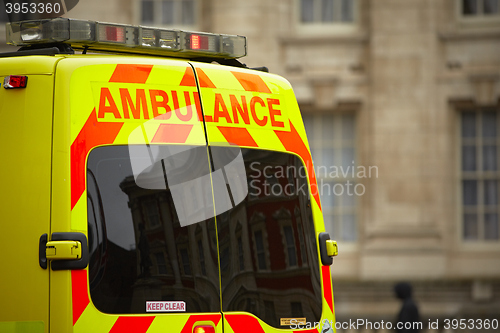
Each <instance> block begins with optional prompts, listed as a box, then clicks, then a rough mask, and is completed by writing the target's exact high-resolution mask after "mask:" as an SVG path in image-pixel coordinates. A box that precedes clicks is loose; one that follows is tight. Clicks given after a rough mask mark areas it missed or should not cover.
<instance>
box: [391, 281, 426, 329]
mask: <svg viewBox="0 0 500 333" xmlns="http://www.w3.org/2000/svg"><path fill="white" fill-rule="evenodd" d="M394 291H395V292H396V297H397V298H399V299H401V300H402V301H403V306H402V307H401V311H399V314H398V318H397V322H396V332H397V333H418V332H419V329H418V325H420V324H419V323H420V316H419V315H418V308H417V305H416V304H415V302H414V301H413V299H412V298H411V292H412V290H411V285H410V284H409V283H406V282H400V283H398V284H396V286H394ZM409 323H412V324H411V325H410V324H409ZM405 324H406V325H405ZM398 325H399V326H400V327H399V328H398Z"/></svg>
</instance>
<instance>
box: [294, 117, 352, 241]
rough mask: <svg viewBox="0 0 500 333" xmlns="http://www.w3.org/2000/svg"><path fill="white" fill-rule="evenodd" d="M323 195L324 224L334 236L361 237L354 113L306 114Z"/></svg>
mask: <svg viewBox="0 0 500 333" xmlns="http://www.w3.org/2000/svg"><path fill="white" fill-rule="evenodd" d="M304 124H305V127H306V131H307V137H308V141H309V145H310V148H311V153H312V158H313V161H314V169H315V171H316V177H317V181H318V190H319V193H320V196H321V205H322V207H323V215H324V219H325V226H326V229H327V231H328V232H329V233H330V236H331V237H332V238H335V239H337V240H343V241H350V242H354V241H356V240H357V238H358V232H357V219H356V205H357V201H358V200H357V196H358V194H357V192H356V191H355V186H356V175H357V174H356V170H357V169H356V129H355V116H354V114H352V113H345V114H321V115H309V116H304Z"/></svg>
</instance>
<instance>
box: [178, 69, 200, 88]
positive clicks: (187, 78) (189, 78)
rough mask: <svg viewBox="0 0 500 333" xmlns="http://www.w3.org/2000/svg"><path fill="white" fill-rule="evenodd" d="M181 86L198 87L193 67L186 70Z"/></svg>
mask: <svg viewBox="0 0 500 333" xmlns="http://www.w3.org/2000/svg"><path fill="white" fill-rule="evenodd" d="M179 85H180V86H181V87H196V80H195V79H194V72H193V69H192V68H191V67H187V68H186V71H185V72H184V76H183V77H182V80H181V83H180V84H179Z"/></svg>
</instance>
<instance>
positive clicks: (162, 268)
mask: <svg viewBox="0 0 500 333" xmlns="http://www.w3.org/2000/svg"><path fill="white" fill-rule="evenodd" d="M155 259H156V268H157V271H158V274H159V275H165V274H167V263H166V262H165V256H164V254H163V252H158V253H155Z"/></svg>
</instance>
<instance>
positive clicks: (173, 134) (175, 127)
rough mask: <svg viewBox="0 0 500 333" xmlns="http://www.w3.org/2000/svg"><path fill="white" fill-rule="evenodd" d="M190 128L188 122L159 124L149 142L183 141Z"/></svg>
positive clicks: (191, 126)
mask: <svg viewBox="0 0 500 333" xmlns="http://www.w3.org/2000/svg"><path fill="white" fill-rule="evenodd" d="M192 128H193V125H189V124H161V125H160V127H159V128H158V130H157V131H156V133H155V136H154V137H153V140H151V142H152V143H185V142H186V140H187V138H188V136H189V133H191V129H192Z"/></svg>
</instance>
